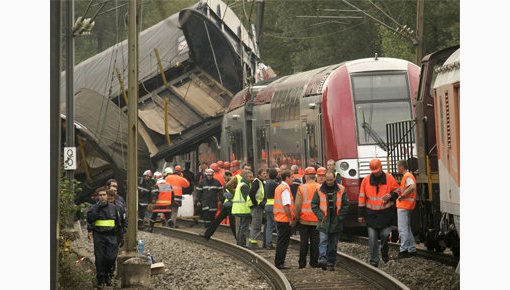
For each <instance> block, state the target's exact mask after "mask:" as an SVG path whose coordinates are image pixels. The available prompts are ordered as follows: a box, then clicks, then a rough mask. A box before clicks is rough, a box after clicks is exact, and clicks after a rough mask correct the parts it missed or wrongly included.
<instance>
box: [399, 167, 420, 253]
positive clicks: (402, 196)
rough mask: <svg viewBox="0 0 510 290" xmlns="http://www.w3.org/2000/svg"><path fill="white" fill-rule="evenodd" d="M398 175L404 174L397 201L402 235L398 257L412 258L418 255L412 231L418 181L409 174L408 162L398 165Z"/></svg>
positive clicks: (400, 233)
mask: <svg viewBox="0 0 510 290" xmlns="http://www.w3.org/2000/svg"><path fill="white" fill-rule="evenodd" d="M397 170H398V173H400V174H402V180H401V181H400V188H399V189H398V193H399V197H398V199H397V216H398V234H399V235H400V252H399V253H398V257H399V258H400V259H402V258H410V257H411V256H414V255H415V254H416V243H415V241H414V236H413V232H412V231H411V213H412V212H413V209H414V207H415V206H416V179H415V178H414V176H413V174H412V173H411V172H409V167H408V166H407V161H405V160H400V161H399V162H398V163H397Z"/></svg>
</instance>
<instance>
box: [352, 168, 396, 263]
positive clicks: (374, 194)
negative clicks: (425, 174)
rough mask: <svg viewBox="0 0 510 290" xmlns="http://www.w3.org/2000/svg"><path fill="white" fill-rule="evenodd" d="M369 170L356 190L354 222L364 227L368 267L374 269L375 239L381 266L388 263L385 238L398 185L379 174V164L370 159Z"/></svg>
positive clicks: (377, 259) (376, 255)
mask: <svg viewBox="0 0 510 290" xmlns="http://www.w3.org/2000/svg"><path fill="white" fill-rule="evenodd" d="M369 166H370V170H371V172H372V173H371V174H370V175H367V176H365V178H363V181H362V182H361V186H360V188H359V198H358V222H359V223H364V222H365V221H366V223H367V228H368V246H369V248H370V265H372V266H374V267H378V266H379V243H378V239H379V238H380V239H381V255H382V260H383V261H384V262H385V263H387V262H388V261H389V260H390V257H389V256H388V236H389V234H390V232H391V225H392V223H393V216H394V214H395V200H396V199H397V198H398V193H397V188H398V184H397V182H396V181H395V178H393V176H392V175H391V174H389V173H385V172H383V171H382V165H381V160H379V159H377V158H374V159H372V160H371V161H370V164H369Z"/></svg>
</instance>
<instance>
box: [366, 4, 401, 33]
mask: <svg viewBox="0 0 510 290" xmlns="http://www.w3.org/2000/svg"><path fill="white" fill-rule="evenodd" d="M368 2H370V4H372V5H373V6H374V7H375V8H377V9H378V10H379V11H381V12H382V13H383V14H384V15H386V17H388V18H389V19H391V21H393V22H394V23H395V24H397V25H398V26H399V27H402V25H401V24H400V23H398V21H397V20H395V19H394V18H393V17H391V16H390V15H389V14H388V13H386V12H385V11H384V10H383V9H382V8H380V7H379V6H377V5H376V4H375V3H374V2H373V1H372V0H368Z"/></svg>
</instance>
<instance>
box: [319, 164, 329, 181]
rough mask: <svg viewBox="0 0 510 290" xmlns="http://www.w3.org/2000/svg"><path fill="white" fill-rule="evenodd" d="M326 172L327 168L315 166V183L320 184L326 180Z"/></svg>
mask: <svg viewBox="0 0 510 290" xmlns="http://www.w3.org/2000/svg"><path fill="white" fill-rule="evenodd" d="M326 172H328V170H327V169H326V168H324V167H319V168H317V183H318V184H320V185H322V184H323V183H324V181H326Z"/></svg>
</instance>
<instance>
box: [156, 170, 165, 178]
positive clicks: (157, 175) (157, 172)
mask: <svg viewBox="0 0 510 290" xmlns="http://www.w3.org/2000/svg"><path fill="white" fill-rule="evenodd" d="M162 176H163V174H161V172H159V171H156V172H154V178H160V177H162Z"/></svg>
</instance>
